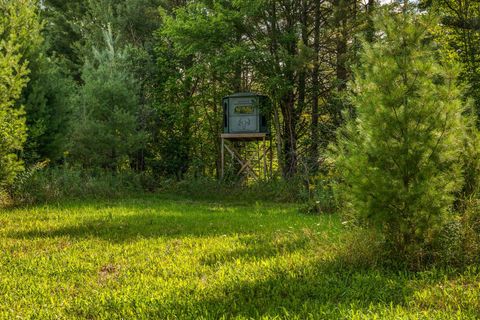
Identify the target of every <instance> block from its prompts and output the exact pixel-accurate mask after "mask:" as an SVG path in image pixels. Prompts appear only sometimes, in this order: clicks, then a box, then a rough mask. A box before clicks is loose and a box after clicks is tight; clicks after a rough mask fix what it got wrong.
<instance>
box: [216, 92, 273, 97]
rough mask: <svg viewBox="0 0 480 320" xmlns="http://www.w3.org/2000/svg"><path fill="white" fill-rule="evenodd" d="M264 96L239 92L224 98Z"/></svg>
mask: <svg viewBox="0 0 480 320" xmlns="http://www.w3.org/2000/svg"><path fill="white" fill-rule="evenodd" d="M262 96H264V95H263V94H258V93H253V92H238V93H234V94H231V95H229V96H226V97H224V98H241V97H262Z"/></svg>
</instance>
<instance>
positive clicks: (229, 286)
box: [0, 195, 480, 319]
mask: <svg viewBox="0 0 480 320" xmlns="http://www.w3.org/2000/svg"><path fill="white" fill-rule="evenodd" d="M298 209H299V208H298V205H292V204H278V203H277V204H275V203H271V202H270V203H269V202H262V203H261V204H260V203H258V202H257V203H253V204H252V203H251V202H249V201H248V202H246V201H236V202H232V201H205V200H190V199H189V198H185V197H183V196H178V195H171V196H168V195H163V196H159V195H147V196H137V197H128V198H124V199H123V200H115V201H112V200H110V201H109V200H95V201H66V202H63V203H59V204H50V205H42V206H35V207H28V208H18V209H11V210H8V211H6V212H3V213H2V215H1V216H0V238H1V241H0V249H1V251H2V255H1V256H0V293H1V295H2V303H1V304H0V317H1V318H4V319H11V318H14V317H20V318H42V319H51V318H84V319H125V318H130V319H132V318H137V319H145V318H151V319H219V318H225V319H227V318H235V319H251V318H258V319H339V318H351V319H362V318H375V317H376V318H391V319H393V318H395V319H399V318H405V319H413V318H416V319H434V318H436V319H458V318H462V319H475V318H477V317H478V310H479V308H480V305H479V303H480V301H479V299H478V296H479V294H480V285H479V283H480V278H479V277H480V270H478V268H477V267H475V266H472V267H468V268H463V269H454V268H432V269H429V270H425V271H422V272H409V271H397V270H394V269H390V268H385V267H382V262H381V261H379V260H376V259H375V255H372V254H371V250H372V249H371V247H372V246H375V242H374V238H371V239H369V240H368V241H366V242H365V241H364V242H363V244H368V247H370V249H366V247H367V246H363V245H362V244H360V243H359V244H358V245H357V246H355V247H354V248H352V247H351V243H352V239H364V237H361V238H359V237H358V234H356V231H355V230H354V229H346V228H345V227H344V225H342V220H341V219H340V217H339V216H338V215H322V216H318V215H304V214H300V213H299V212H298ZM355 242H358V241H354V243H355ZM352 250H361V255H362V259H361V260H356V259H355V258H352ZM355 256H356V255H354V257H355ZM357 257H358V256H357Z"/></svg>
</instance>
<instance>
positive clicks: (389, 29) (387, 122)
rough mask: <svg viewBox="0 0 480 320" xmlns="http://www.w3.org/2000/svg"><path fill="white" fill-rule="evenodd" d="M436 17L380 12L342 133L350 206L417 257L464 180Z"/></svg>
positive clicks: (451, 76) (453, 72) (455, 108)
mask: <svg viewBox="0 0 480 320" xmlns="http://www.w3.org/2000/svg"><path fill="white" fill-rule="evenodd" d="M392 12H393V13H392ZM432 23H435V19H432V17H430V16H427V15H420V14H416V13H415V12H414V11H413V10H410V9H409V8H408V7H406V6H405V5H404V6H403V7H395V8H394V9H393V10H392V11H390V12H388V13H387V12H385V13H383V14H380V15H379V16H378V17H377V19H376V22H375V26H376V34H377V35H378V41H377V42H375V43H367V42H365V43H364V44H363V50H362V53H361V56H360V63H359V66H358V67H357V68H356V70H355V71H354V79H355V80H354V81H353V83H352V84H351V87H352V88H351V89H352V92H353V93H352V95H351V102H352V105H353V106H354V112H353V113H355V117H354V118H352V119H351V120H350V121H348V123H347V124H346V126H345V127H344V128H343V129H342V130H340V133H339V143H338V149H337V159H336V163H337V168H338V170H339V172H340V174H341V176H342V183H341V184H340V185H339V189H338V191H339V192H340V195H341V199H342V200H344V201H345V209H346V210H347V211H348V212H349V213H353V214H354V215H355V216H356V218H358V219H359V220H360V221H362V222H364V223H366V224H367V225H370V226H375V227H378V228H379V230H381V232H383V234H384V236H385V238H386V240H387V243H388V245H389V248H390V249H391V250H392V251H391V252H390V253H394V254H396V255H397V257H398V258H402V259H404V261H410V262H412V263H413V262H415V263H418V262H419V261H420V262H421V261H423V259H425V258H427V256H428V248H429V247H430V245H431V244H432V243H433V241H434V240H435V238H436V236H437V234H438V230H439V228H440V226H441V225H442V222H443V221H445V220H444V219H445V217H446V215H448V213H449V211H450V209H451V207H452V203H453V200H454V195H453V194H454V192H455V191H457V190H458V189H459V187H460V186H461V183H462V174H461V172H460V167H459V165H460V161H459V156H460V148H461V144H462V141H463V139H464V135H465V125H464V123H465V122H464V118H463V116H462V112H463V111H464V107H463V105H462V100H461V94H462V92H461V90H460V88H459V87H457V85H456V78H457V75H458V68H457V67H455V66H452V65H448V66H447V65H443V64H442V63H440V62H439V59H438V57H437V56H436V48H435V43H434V41H433V40H432V39H431V37H430V33H429V29H430V27H431V26H432ZM405 259H408V260H405Z"/></svg>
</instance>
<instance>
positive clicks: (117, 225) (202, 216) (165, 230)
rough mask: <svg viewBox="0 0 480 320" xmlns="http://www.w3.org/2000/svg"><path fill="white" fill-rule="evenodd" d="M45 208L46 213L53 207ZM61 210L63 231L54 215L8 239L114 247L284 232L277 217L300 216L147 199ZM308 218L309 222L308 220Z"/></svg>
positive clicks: (236, 206) (292, 212)
mask: <svg viewBox="0 0 480 320" xmlns="http://www.w3.org/2000/svg"><path fill="white" fill-rule="evenodd" d="M272 206H273V205H272ZM47 208H49V209H47V210H46V211H47V212H48V211H49V210H50V207H47ZM53 208H55V207H53ZM59 208H60V210H64V209H68V213H66V214H65V215H64V216H63V214H62V211H60V216H61V217H63V218H64V219H65V221H64V222H62V223H61V224H60V225H59V226H57V225H58V220H55V219H58V218H56V217H55V216H54V217H53V218H52V219H53V220H55V221H56V222H55V225H54V226H52V225H49V223H45V224H42V225H41V227H37V228H36V229H33V228H31V229H27V230H17V231H12V232H10V233H9V234H8V236H9V237H11V238H16V239H36V238H56V237H70V238H79V239H81V238H91V237H96V238H100V239H102V240H106V241H111V242H124V241H130V240H136V239H139V238H185V237H215V236H227V235H232V234H237V235H242V234H254V233H259V232H268V231H269V230H270V231H271V230H275V228H278V229H285V228H287V227H288V223H289V222H288V221H285V219H281V218H279V215H281V214H285V216H290V218H292V219H293V220H298V215H299V214H298V213H297V212H296V211H295V210H292V209H291V208H290V209H289V210H287V209H285V210H284V208H282V207H277V209H278V211H279V212H282V213H279V214H273V215H272V214H271V213H269V212H268V210H271V208H272V207H270V206H269V205H266V206H263V205H262V207H261V210H263V213H260V214H257V213H255V210H257V209H258V208H256V207H255V206H251V205H250V206H247V205H245V204H243V205H242V204H234V205H230V204H225V203H223V204H222V203H208V202H196V201H189V200H181V201H180V200H174V201H171V200H163V199H147V200H146V201H143V202H142V201H141V199H139V200H138V201H137V200H135V199H134V200H131V199H130V200H128V201H126V202H122V201H120V202H117V203H112V202H104V203H92V204H91V205H90V204H88V203H87V205H85V204H84V205H83V206H82V205H80V204H79V203H78V204H77V203H73V204H69V205H68V206H65V207H63V206H60V207H59ZM281 210H284V211H281ZM83 212H85V213H83ZM72 213H73V214H72ZM43 214H44V215H45V216H44V217H42V216H41V214H40V216H33V217H32V219H34V220H42V221H47V222H48V220H49V219H50V213H43ZM56 215H58V214H56ZM12 217H13V219H15V213H12ZM309 219H311V218H310V217H306V218H305V220H306V221H307V220H309Z"/></svg>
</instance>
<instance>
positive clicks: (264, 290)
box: [151, 262, 414, 319]
mask: <svg viewBox="0 0 480 320" xmlns="http://www.w3.org/2000/svg"><path fill="white" fill-rule="evenodd" d="M413 292H414V290H413V288H411V287H410V286H409V284H408V279H407V278H406V277H401V276H399V275H396V274H394V273H390V272H388V271H385V270H383V271H380V270H353V269H351V268H340V267H339V265H338V264H337V263H336V262H332V263H325V262H323V263H319V265H317V266H315V267H313V268H311V269H308V270H298V269H297V270H288V272H286V271H280V272H277V273H275V274H274V275H272V276H271V277H269V278H268V279H266V280H262V281H256V282H253V283H252V282H243V283H235V284H233V285H231V286H225V287H223V288H222V290H221V294H220V295H218V296H217V297H204V298H203V299H197V300H194V302H193V303H192V301H183V302H180V303H178V304H177V305H175V306H174V307H173V310H176V313H177V312H178V314H180V315H182V314H183V315H188V314H190V315H191V314H195V313H197V315H202V316H206V317H207V318H210V317H211V318H220V317H222V316H225V317H226V318H233V317H240V318H265V317H268V318H271V319H276V318H286V319H292V318H294V316H295V317H297V318H298V319H308V318H310V317H313V318H315V319H325V318H330V319H340V318H345V317H348V315H349V312H351V311H353V310H356V311H359V310H360V311H362V312H365V311H366V310H367V309H368V308H369V307H370V306H372V305H377V306H378V305H380V306H382V307H383V308H388V307H389V306H390V305H394V306H399V305H400V306H404V305H405V302H406V299H407V298H408V297H409V296H411V295H412V294H413ZM163 315H165V313H164V312H163V311H161V310H159V313H157V314H155V313H152V315H151V317H152V318H155V317H156V316H163ZM192 318H195V317H192Z"/></svg>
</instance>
